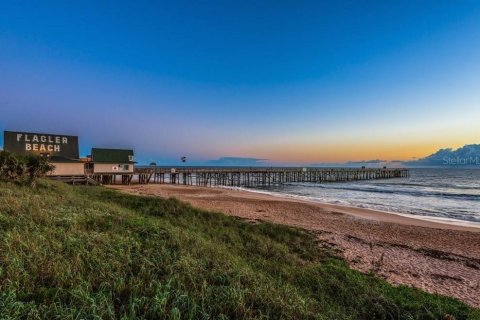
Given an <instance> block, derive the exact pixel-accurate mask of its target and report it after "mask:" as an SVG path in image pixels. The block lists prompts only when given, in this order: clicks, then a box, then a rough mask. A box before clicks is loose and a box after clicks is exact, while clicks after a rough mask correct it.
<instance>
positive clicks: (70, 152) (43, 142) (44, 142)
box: [3, 131, 85, 176]
mask: <svg viewBox="0 0 480 320" xmlns="http://www.w3.org/2000/svg"><path fill="white" fill-rule="evenodd" d="M3 137H4V139H3V141H4V150H5V151H9V152H11V153H14V154H19V155H29V154H33V155H39V156H44V157H48V158H49V159H50V163H51V164H53V165H54V166H55V169H54V170H53V171H52V172H50V173H49V175H52V176H62V175H66V176H67V175H68V176H74V175H84V174H85V163H84V162H83V161H80V158H79V148H78V137H77V136H67V135H58V134H46V133H31V132H16V131H4V134H3Z"/></svg>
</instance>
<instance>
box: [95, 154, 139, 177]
mask: <svg viewBox="0 0 480 320" xmlns="http://www.w3.org/2000/svg"><path fill="white" fill-rule="evenodd" d="M134 164H135V162H134V161H133V150H126V149H105V148H93V149H92V155H91V163H90V170H91V172H92V173H93V174H119V175H123V174H133V166H134Z"/></svg>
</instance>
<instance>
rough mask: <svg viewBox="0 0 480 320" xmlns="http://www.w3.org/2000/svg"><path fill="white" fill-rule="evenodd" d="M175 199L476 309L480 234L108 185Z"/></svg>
mask: <svg viewBox="0 0 480 320" xmlns="http://www.w3.org/2000/svg"><path fill="white" fill-rule="evenodd" d="M109 187H111V188H114V189H117V190H121V191H123V192H128V193H132V194H140V195H152V196H160V197H165V198H168V197H175V198H178V199H180V200H182V201H186V202H188V203H190V204H192V205H193V206H195V207H199V208H203V209H206V210H210V211H221V212H224V213H225V214H228V215H232V216H237V217H241V218H244V219H247V220H250V221H252V222H259V221H268V222H273V223H279V224H285V225H289V226H294V227H298V228H303V229H306V230H309V231H311V232H313V233H314V234H316V235H317V237H318V239H319V240H321V241H320V245H322V246H326V247H329V248H332V249H334V250H335V251H336V252H338V254H339V255H340V256H342V257H343V258H344V259H345V260H346V261H347V262H348V263H349V264H350V266H351V267H352V268H355V269H357V270H360V271H363V272H375V273H376V274H377V275H378V276H380V277H382V278H385V279H386V280H387V281H389V282H391V283H393V284H404V285H408V286H413V287H416V288H420V289H423V290H425V291H428V292H432V293H439V294H443V295H449V296H452V297H455V298H458V299H460V300H463V301H465V302H466V303H468V304H470V305H472V306H475V307H480V227H477V226H475V225H468V224H466V225H462V224H449V223H444V222H441V221H438V222H437V221H430V220H423V219H416V218H411V217H408V216H403V215H397V214H392V213H386V212H379V211H375V210H369V209H364V208H354V207H345V206H338V205H331V204H323V203H317V202H310V201H303V200H298V199H291V198H283V197H276V196H272V195H267V194H261V193H254V192H248V191H239V190H229V189H221V188H203V187H194V186H179V185H130V186H119V185H116V186H109Z"/></svg>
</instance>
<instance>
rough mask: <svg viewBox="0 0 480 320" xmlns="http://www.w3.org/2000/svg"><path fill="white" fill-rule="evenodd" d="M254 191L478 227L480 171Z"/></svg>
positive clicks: (431, 171) (414, 173)
mask: <svg viewBox="0 0 480 320" xmlns="http://www.w3.org/2000/svg"><path fill="white" fill-rule="evenodd" d="M255 190H256V191H259V192H265V193H271V194H274V195H282V196H290V197H296V198H302V199H308V200H314V201H320V202H326V203H332V204H340V205H349V206H356V207H363V208H370V209H377V210H382V211H389V212H396V213H401V214H407V215H410V214H411V215H416V216H423V217H430V218H435V219H441V220H447V221H448V220H460V221H468V222H475V223H480V169H450V168H448V169H443V168H442V169H423V168H422V169H420V168H415V169H411V171H410V177H409V178H396V179H386V180H367V181H352V182H340V183H322V184H314V183H288V184H285V185H277V186H271V187H261V188H255Z"/></svg>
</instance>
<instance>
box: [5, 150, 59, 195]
mask: <svg viewBox="0 0 480 320" xmlns="http://www.w3.org/2000/svg"><path fill="white" fill-rule="evenodd" d="M53 169H54V166H53V165H52V164H51V163H50V162H49V160H48V158H45V157H41V156H35V155H28V156H20V155H14V154H12V153H10V152H8V151H1V152H0V179H2V180H6V181H12V182H16V183H21V184H23V183H27V184H29V185H30V186H31V187H32V188H35V187H36V185H37V179H38V178H41V177H44V176H45V175H46V174H47V173H48V172H50V171H52V170H53Z"/></svg>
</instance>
